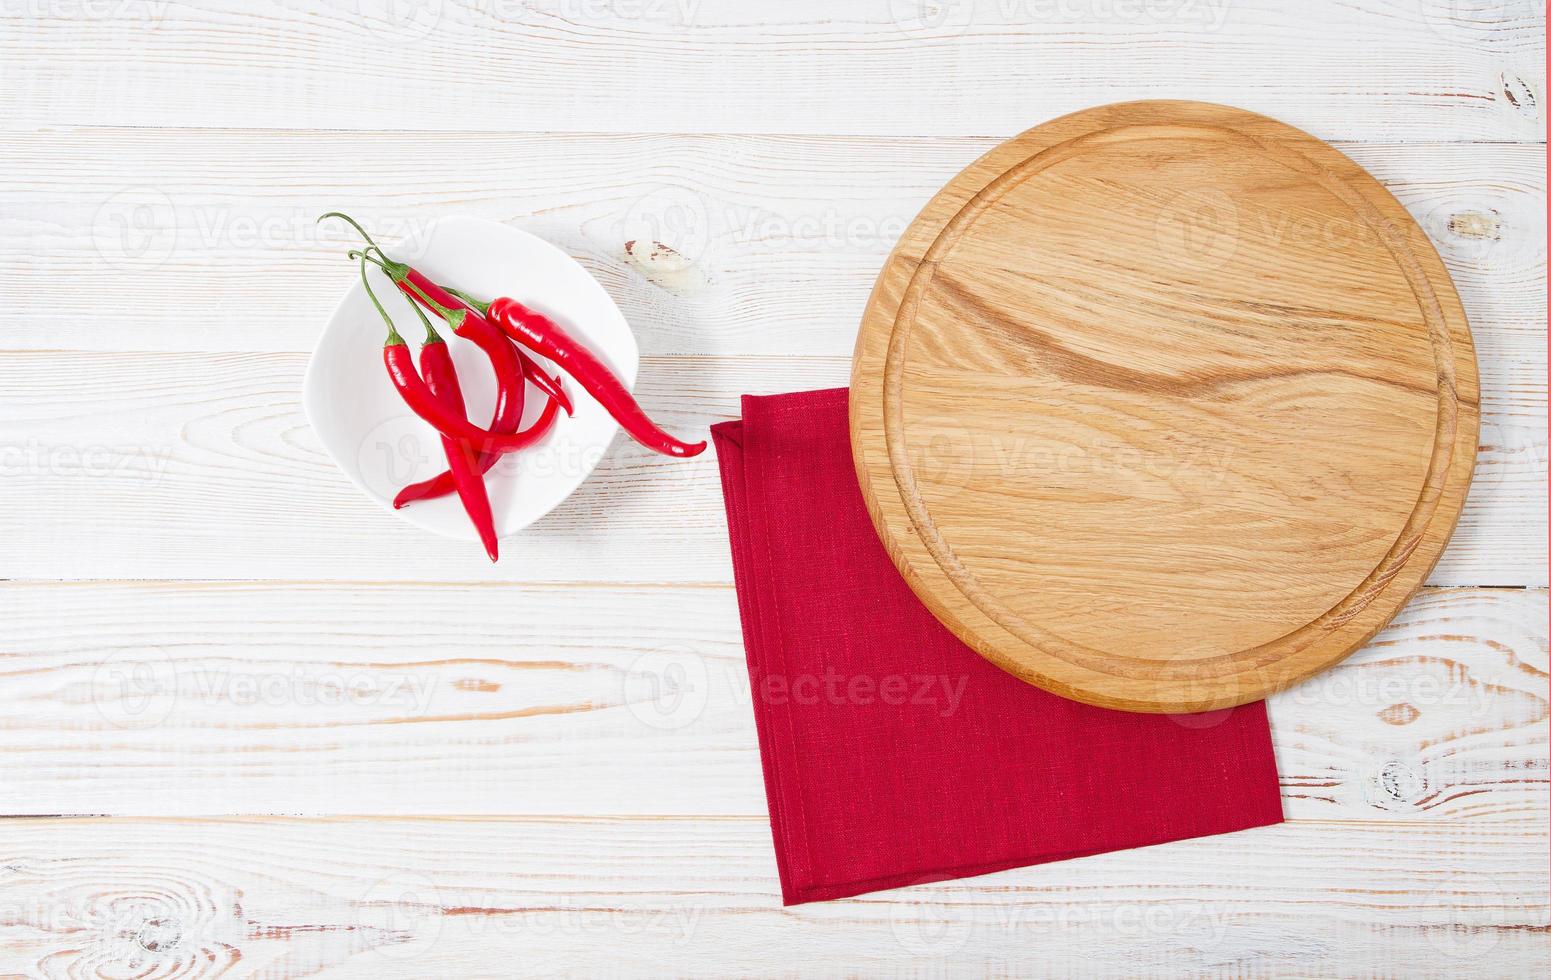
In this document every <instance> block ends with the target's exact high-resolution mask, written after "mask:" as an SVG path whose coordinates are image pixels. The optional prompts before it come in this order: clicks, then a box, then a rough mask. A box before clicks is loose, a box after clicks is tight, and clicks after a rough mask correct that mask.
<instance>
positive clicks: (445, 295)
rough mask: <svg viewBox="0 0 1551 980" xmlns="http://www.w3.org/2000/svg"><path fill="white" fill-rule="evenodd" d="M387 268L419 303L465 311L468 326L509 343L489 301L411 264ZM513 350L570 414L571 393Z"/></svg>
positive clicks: (438, 311) (435, 309) (535, 381)
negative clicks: (441, 281) (445, 284)
mask: <svg viewBox="0 0 1551 980" xmlns="http://www.w3.org/2000/svg"><path fill="white" fill-rule="evenodd" d="M377 253H378V254H379V255H381V254H382V249H378V250H377ZM387 271H388V274H389V275H390V276H392V275H393V274H394V273H395V272H398V271H402V272H403V276H404V278H405V279H406V280H408V281H409V284H410V286H412V287H413V288H412V289H404V286H403V284H402V283H400V284H399V288H400V289H404V292H405V294H406V295H408V296H409V298H410V299H413V300H415V301H416V302H418V303H419V304H420V305H421V306H424V307H425V308H426V309H428V310H430V311H431V312H433V313H436V314H438V315H445V311H447V310H460V311H462V312H463V313H464V314H465V316H464V318H463V321H464V323H465V324H472V327H471V328H470V329H477V330H480V331H484V330H489V332H490V334H491V335H492V336H495V337H500V338H502V339H503V340H507V341H508V346H512V345H511V344H510V342H509V338H507V335H506V333H505V332H504V331H502V330H500V329H499V328H497V327H496V326H495V325H494V324H493V323H491V322H490V319H489V314H488V312H487V310H488V309H489V306H490V304H489V303H484V304H481V303H479V302H478V301H477V300H475V299H473V298H471V297H470V296H468V295H467V294H466V293H460V292H459V291H457V290H456V289H447V288H444V287H442V286H439V285H437V284H436V283H435V282H434V281H432V280H431V279H428V278H426V276H425V274H424V273H422V272H420V271H419V270H417V269H415V268H413V267H411V266H407V265H402V264H400V268H399V269H390V270H387ZM454 332H457V328H454ZM460 336H461V334H460ZM516 350H517V358H518V360H520V361H521V362H522V368H523V371H524V373H525V374H526V375H527V377H528V380H529V381H532V382H533V384H534V386H535V387H536V388H538V389H539V390H540V391H542V392H543V393H544V394H546V395H548V396H549V397H551V398H553V399H554V400H555V401H557V402H559V403H560V407H561V408H563V409H565V413H566V414H567V415H570V414H571V413H572V408H571V396H570V395H568V394H566V392H565V389H564V388H562V387H561V386H560V379H559V378H553V379H552V378H550V376H549V375H547V374H545V373H544V372H543V370H541V369H540V368H539V366H538V364H536V363H535V362H534V360H533V358H532V357H531V356H529V354H528V352H527V351H525V350H523V349H522V347H521V346H520V345H519V346H517V347H516Z"/></svg>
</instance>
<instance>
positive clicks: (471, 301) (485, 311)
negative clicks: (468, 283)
mask: <svg viewBox="0 0 1551 980" xmlns="http://www.w3.org/2000/svg"><path fill="white" fill-rule="evenodd" d="M442 288H443V289H445V290H447V292H448V293H449V294H451V295H453V296H456V297H458V298H459V299H461V300H463V302H465V303H467V304H468V305H469V306H472V307H473V308H474V310H475V311H476V312H478V313H479V315H480V316H489V315H490V304H489V303H481V302H480V301H479V300H477V299H475V298H474V297H472V296H470V295H469V294H468V293H465V292H464V291H463V290H461V289H454V288H453V287H451V286H443V287H442Z"/></svg>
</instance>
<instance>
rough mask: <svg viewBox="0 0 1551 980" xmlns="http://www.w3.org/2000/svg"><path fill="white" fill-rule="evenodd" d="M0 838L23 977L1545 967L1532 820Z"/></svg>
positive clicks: (134, 825) (4, 950)
mask: <svg viewBox="0 0 1551 980" xmlns="http://www.w3.org/2000/svg"><path fill="white" fill-rule="evenodd" d="M0 847H3V857H4V861H5V871H4V880H5V885H6V899H5V908H6V918H5V921H4V928H3V929H0V955H3V957H4V962H5V963H6V965H7V967H8V968H11V969H16V970H17V971H18V972H25V973H27V974H29V975H46V976H63V975H70V976H97V975H114V976H117V975H135V976H147V975H156V976H171V975H206V974H209V975H216V974H219V973H221V972H222V970H223V969H226V968H233V967H235V968H236V969H238V970H240V971H241V973H242V974H243V975H249V974H262V975H266V976H321V975H326V976H335V975H341V976H342V975H352V976H361V975H369V976H374V977H385V978H386V977H400V976H402V977H423V976H426V975H428V974H437V975H450V976H483V975H488V974H490V973H491V972H492V968H493V965H494V964H497V963H499V964H502V967H501V969H500V971H499V972H500V973H501V974H502V975H524V976H526V975H530V974H533V975H538V974H545V975H550V974H564V975H567V976H571V975H575V976H661V975H666V974H672V975H675V976H732V975H739V976H741V975H785V974H788V973H790V972H791V971H792V970H793V968H794V965H795V964H801V967H802V972H803V973H804V975H813V976H856V975H875V974H879V973H883V972H888V973H890V974H899V975H902V976H926V975H931V976H940V975H944V974H952V975H958V974H963V975H966V976H991V975H997V976H1001V975H1007V976H1019V975H1033V974H1038V975H1047V974H1049V975H1073V974H1081V975H1085V976H1088V975H1091V976H1104V977H1110V976H1113V977H1134V976H1186V975H1190V976H1196V975H1221V974H1225V973H1233V974H1245V973H1249V974H1256V975H1259V974H1281V973H1290V974H1296V975H1300V976H1310V975H1343V976H1356V975H1385V976H1444V975H1451V974H1456V973H1469V974H1471V975H1481V976H1494V975H1500V976H1538V975H1542V974H1544V973H1545V971H1546V969H1547V966H1548V953H1551V945H1548V944H1547V943H1546V929H1547V915H1548V909H1547V898H1546V891H1547V869H1546V862H1545V861H1544V860H1543V858H1544V856H1545V855H1544V839H1543V837H1542V836H1541V834H1540V833H1539V832H1538V831H1537V830H1536V829H1534V828H1528V827H1526V828H1522V829H1517V830H1498V831H1493V832H1486V833H1483V832H1481V830H1480V829H1479V828H1476V827H1473V826H1466V825H1461V824H1456V823H1445V824H1442V825H1439V826H1428V827H1417V826H1404V825H1396V826H1389V827H1386V826H1383V825H1352V824H1332V823H1324V822H1310V823H1289V824H1285V825H1282V826H1279V827H1271V828H1264V829H1260V830H1252V831H1246V832H1243V833H1239V834H1230V835H1227V836H1223V837H1216V838H1207V839H1203V840H1196V841H1185V842H1180V843H1176V844H1169V845H1167V846H1163V847H1154V848H1146V849H1142V850H1135V851H1123V852H1118V853H1113V854H1106V855H1099V856H1097V857H1091V858H1085V859H1082V860H1079V861H1070V862H1063V863H1056V864H1048V865H1043V866H1040V867H1035V868H1023V869H1017V870H1013V871H1005V872H1001V873H999V874H994V875H987V876H983V877H980V878H973V879H968V880H962V881H948V882H936V883H927V884H922V885H918V886H915V887H912V888H904V889H897V890H894V891H890V892H881V893H876V894H873V895H864V896H861V897H858V898H854V899H847V900H843V901H837V902H824V903H818V904H814V905H805V906H797V907H794V908H791V909H782V908H780V907H779V891H778V888H777V884H776V877H775V866H774V861H773V859H772V855H771V852H770V839H769V830H768V828H767V827H766V826H765V825H764V823H763V821H761V820H759V819H755V818H750V819H733V820H715V819H708V818H685V819H666V820H600V819H551V820H515V819H505V820H502V819H491V820H466V819H465V820H391V819H390V820H369V821H363V820H350V819H333V820H296V819H291V820H286V819H274V818H270V819H262V818H255V819H245V820H199V821H194V820H139V819H96V820H91V819H87V820H49V819H42V820H14V821H8V822H7V825H6V836H5V843H4V844H3V846H0ZM1440 862H1446V864H1445V868H1457V869H1459V870H1454V871H1449V870H1440V868H1439V865H1440Z"/></svg>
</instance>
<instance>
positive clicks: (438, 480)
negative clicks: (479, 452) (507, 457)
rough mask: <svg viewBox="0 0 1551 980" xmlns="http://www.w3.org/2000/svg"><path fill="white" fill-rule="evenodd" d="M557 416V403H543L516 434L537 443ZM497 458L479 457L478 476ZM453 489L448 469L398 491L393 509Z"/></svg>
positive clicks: (495, 456) (451, 475)
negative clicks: (528, 423)
mask: <svg viewBox="0 0 1551 980" xmlns="http://www.w3.org/2000/svg"><path fill="white" fill-rule="evenodd" d="M559 414H560V408H559V403H558V402H556V401H555V400H554V399H553V398H551V399H549V400H548V401H546V402H545V403H544V411H543V412H542V413H541V414H540V415H539V417H538V418H537V419H536V420H535V421H534V423H533V424H532V425H530V426H528V427H527V428H526V429H523V430H522V431H520V432H518V433H517V434H518V435H520V436H528V437H531V438H532V440H533V441H534V442H538V441H539V439H541V438H543V437H544V435H545V434H547V433H548V432H549V430H550V429H552V428H554V425H555V418H556V417H557V416H558V415H559ZM499 458H500V457H499V455H497V454H494V453H486V454H485V455H483V456H481V457H480V458H479V464H478V469H479V473H480V475H481V476H483V475H484V474H485V473H488V472H490V468H491V467H492V466H494V465H495V464H496V460H497V459H499ZM455 489H457V484H456V481H455V480H454V478H453V473H452V471H451V470H450V469H449V470H446V471H444V472H442V473H439V474H437V475H436V476H433V477H431V478H430V479H429V480H421V481H420V482H419V483H411V484H410V485H409V486H407V487H405V488H404V489H402V490H400V491H399V492H398V496H396V497H394V498H393V507H394V509H395V510H397V509H398V508H400V507H403V506H405V505H406V504H412V503H414V502H415V501H417V500H432V499H434V498H436V497H445V496H446V495H447V494H449V493H452V492H453V490H455Z"/></svg>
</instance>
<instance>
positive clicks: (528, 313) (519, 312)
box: [489, 296, 706, 457]
mask: <svg viewBox="0 0 1551 980" xmlns="http://www.w3.org/2000/svg"><path fill="white" fill-rule="evenodd" d="M489 317H490V319H491V320H492V321H494V322H495V325H496V326H498V327H500V328H501V329H502V330H504V331H505V332H506V335H507V336H508V337H510V338H512V339H513V340H515V341H517V342H518V343H519V344H524V345H526V346H528V347H530V348H532V349H533V351H534V352H535V353H537V354H541V355H543V356H544V357H547V358H549V359H550V360H551V361H553V362H555V366H556V367H558V368H560V370H562V371H564V372H565V373H566V374H569V375H570V376H571V377H573V378H575V379H576V382H577V383H578V384H580V385H581V386H582V387H583V388H585V389H587V393H588V394H590V395H592V397H594V398H596V399H597V400H598V403H599V404H601V405H602V406H603V407H604V408H605V409H607V410H608V413H609V414H610V415H612V416H614V421H616V422H618V423H619V424H620V427H621V428H623V429H624V430H625V431H626V432H628V433H629V434H630V437H631V438H633V439H634V440H635V441H636V442H639V443H640V444H641V445H643V446H645V447H646V448H648V449H654V450H656V451H657V452H659V453H662V454H664V455H667V456H679V457H688V456H698V455H700V454H701V453H702V452H704V451H705V446H706V444H705V443H704V442H693V443H691V442H684V441H683V440H680V439H676V438H674V437H673V436H671V435H669V434H668V433H666V432H664V431H663V430H662V429H660V428H658V427H657V424H656V423H654V422H653V421H652V420H651V419H650V418H648V417H647V415H646V412H644V411H642V409H641V406H640V405H639V404H638V403H637V402H636V400H635V398H633V397H631V394H630V389H628V388H626V387H625V386H624V383H623V382H621V381H620V380H619V379H618V378H616V377H614V375H613V373H612V372H610V371H609V369H608V368H607V367H605V366H604V364H603V362H602V361H600V360H598V358H597V356H596V355H595V354H593V353H592V351H590V350H588V349H587V348H586V347H584V346H582V345H581V344H579V343H577V342H576V341H575V340H574V339H572V338H571V337H570V335H568V334H567V333H566V332H565V331H564V330H563V329H561V327H560V325H559V324H558V323H556V322H555V321H553V320H551V319H550V318H549V317H547V316H545V315H543V314H542V313H539V312H536V311H534V310H530V309H528V308H527V307H526V306H523V305H522V304H521V303H519V302H517V301H516V300H514V299H511V298H509V297H505V296H503V297H501V298H500V299H497V300H492V301H491V302H490V306H489Z"/></svg>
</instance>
